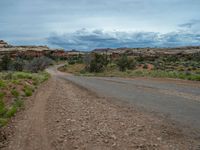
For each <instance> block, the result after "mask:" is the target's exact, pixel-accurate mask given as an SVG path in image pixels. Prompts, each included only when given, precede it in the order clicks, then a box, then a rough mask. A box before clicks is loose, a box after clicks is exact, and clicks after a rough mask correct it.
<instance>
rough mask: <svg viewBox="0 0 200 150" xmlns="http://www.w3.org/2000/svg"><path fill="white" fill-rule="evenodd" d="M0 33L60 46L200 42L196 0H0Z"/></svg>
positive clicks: (10, 38) (23, 41)
mask: <svg viewBox="0 0 200 150" xmlns="http://www.w3.org/2000/svg"><path fill="white" fill-rule="evenodd" d="M0 39H2V40H5V41H7V42H9V43H10V44H13V45H48V46H49V47H52V48H64V49H66V50H70V49H77V50H92V49H96V48H118V47H179V46H196V45H200V0H99V1H97V0H0Z"/></svg>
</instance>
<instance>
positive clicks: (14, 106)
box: [0, 55, 53, 128]
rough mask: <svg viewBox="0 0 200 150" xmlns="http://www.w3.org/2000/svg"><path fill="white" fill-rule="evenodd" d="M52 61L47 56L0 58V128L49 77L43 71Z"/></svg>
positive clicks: (6, 56)
mask: <svg viewBox="0 0 200 150" xmlns="http://www.w3.org/2000/svg"><path fill="white" fill-rule="evenodd" d="M52 63H53V61H52V60H51V59H49V58H47V57H38V58H33V59H30V60H28V59H24V58H15V59H11V58H10V57H9V56H8V55H5V56H3V57H2V59H0V128H1V127H3V126H5V125H6V124H7V123H8V121H9V119H10V118H11V117H13V116H14V115H15V114H16V112H18V111H19V110H20V108H23V105H24V100H25V98H26V97H29V96H32V94H33V92H34V91H35V90H36V88H37V87H38V86H39V85H40V84H41V83H43V82H44V81H46V80H47V79H48V78H49V74H48V73H47V72H45V71H44V69H45V68H46V67H48V66H49V65H51V64H52Z"/></svg>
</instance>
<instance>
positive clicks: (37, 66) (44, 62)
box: [25, 57, 53, 72]
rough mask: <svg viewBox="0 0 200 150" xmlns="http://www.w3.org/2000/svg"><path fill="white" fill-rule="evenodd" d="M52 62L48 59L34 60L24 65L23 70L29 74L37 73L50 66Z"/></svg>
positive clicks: (39, 58)
mask: <svg viewBox="0 0 200 150" xmlns="http://www.w3.org/2000/svg"><path fill="white" fill-rule="evenodd" d="M52 64H53V61H52V60H51V59H50V58H48V57H38V58H34V59H33V60H32V61H30V62H29V63H27V64H26V65H25V69H26V70H27V71H30V72H39V71H43V70H44V69H46V68H47V67H48V66H50V65H52Z"/></svg>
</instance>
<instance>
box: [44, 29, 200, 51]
mask: <svg viewBox="0 0 200 150" xmlns="http://www.w3.org/2000/svg"><path fill="white" fill-rule="evenodd" d="M77 33H78V34H77ZM47 41H48V43H49V44H51V45H56V46H58V47H63V48H65V49H80V50H91V49H95V48H117V47H174V46H175V47H177V46H186V45H198V44H199V42H200V34H190V33H184V32H182V33H181V32H172V33H167V34H160V33H153V32H138V33H136V32H132V33H130V32H119V31H115V32H105V31H99V32H96V31H87V30H85V29H84V30H82V32H81V31H78V32H74V33H68V34H63V35H53V36H50V37H49V38H47Z"/></svg>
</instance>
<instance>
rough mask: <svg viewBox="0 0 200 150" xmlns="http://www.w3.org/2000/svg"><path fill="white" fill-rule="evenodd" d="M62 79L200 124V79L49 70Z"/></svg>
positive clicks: (187, 123)
mask: <svg viewBox="0 0 200 150" xmlns="http://www.w3.org/2000/svg"><path fill="white" fill-rule="evenodd" d="M48 71H49V72H51V74H54V75H56V76H57V77H58V78H62V79H65V80H69V81H71V82H74V83H75V84H77V85H79V86H82V87H84V88H87V89H89V90H90V91H93V92H95V93H96V94H98V95H99V96H103V97H111V98H115V99H118V100H121V101H126V102H130V103H132V104H134V105H137V106H139V107H142V108H145V109H146V110H148V111H153V112H157V113H161V114H165V115H167V116H169V117H170V118H171V119H173V120H176V121H178V122H181V123H183V124H185V125H189V126H191V127H194V128H199V127H200V82H191V81H183V80H173V79H150V78H131V79H128V78H116V77H81V76H73V75H70V74H64V73H60V72H58V71H57V70H56V67H52V68H49V69H48Z"/></svg>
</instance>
